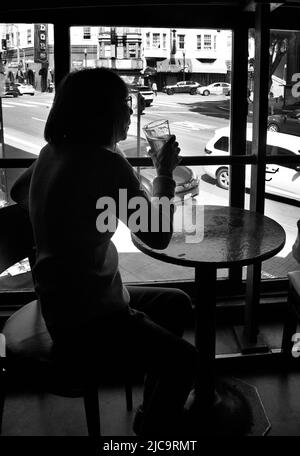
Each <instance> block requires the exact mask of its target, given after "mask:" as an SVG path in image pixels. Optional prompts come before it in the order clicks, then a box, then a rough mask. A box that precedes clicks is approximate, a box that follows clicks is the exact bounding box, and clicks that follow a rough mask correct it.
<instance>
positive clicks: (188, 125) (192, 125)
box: [171, 120, 215, 131]
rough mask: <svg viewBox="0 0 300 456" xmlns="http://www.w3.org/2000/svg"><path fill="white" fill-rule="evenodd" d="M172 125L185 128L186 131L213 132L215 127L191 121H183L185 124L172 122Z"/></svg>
mask: <svg viewBox="0 0 300 456" xmlns="http://www.w3.org/2000/svg"><path fill="white" fill-rule="evenodd" d="M171 125H174V126H176V127H180V128H183V129H185V130H189V131H190V130H194V131H195V130H211V129H213V128H215V127H213V126H212V125H208V124H204V123H198V122H189V121H187V120H186V121H183V122H171Z"/></svg>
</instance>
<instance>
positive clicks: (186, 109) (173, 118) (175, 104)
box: [2, 93, 300, 258]
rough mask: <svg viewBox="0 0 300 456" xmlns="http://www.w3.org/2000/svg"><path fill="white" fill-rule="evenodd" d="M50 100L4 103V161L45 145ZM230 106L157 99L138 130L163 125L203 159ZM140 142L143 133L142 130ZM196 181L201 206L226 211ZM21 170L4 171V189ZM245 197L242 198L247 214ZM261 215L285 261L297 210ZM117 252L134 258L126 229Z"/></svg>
mask: <svg viewBox="0 0 300 456" xmlns="http://www.w3.org/2000/svg"><path fill="white" fill-rule="evenodd" d="M53 98H54V95H53V94H49V93H42V94H36V95H35V96H34V97H31V96H29V95H23V96H22V97H18V98H3V99H2V104H3V116H4V137H5V143H6V147H5V156H6V157H14V158H17V157H34V156H36V155H38V154H39V151H40V149H41V147H42V146H43V145H44V144H45V140H44V138H43V130H44V126H45V123H46V119H47V116H48V113H49V110H50V108H51V105H52V102H53ZM228 107H229V100H228V97H225V96H213V95H211V96H209V97H202V96H201V95H194V96H191V95H190V94H175V95H172V96H169V95H166V94H163V93H158V96H157V97H156V98H155V99H154V102H153V104H152V105H151V106H150V107H148V108H146V110H145V112H144V114H143V115H142V117H141V127H143V126H144V125H146V124H147V123H148V122H151V121H153V120H158V119H168V120H169V124H170V130H171V133H173V134H175V135H176V138H177V140H178V142H179V144H180V147H181V155H199V154H200V155H202V154H204V147H205V145H206V144H207V142H208V140H209V139H210V138H211V137H212V136H213V134H214V131H215V130H216V129H217V128H221V127H225V126H228V125H229V111H228ZM129 133H130V134H136V133H137V119H136V116H135V115H133V116H132V124H131V126H130V130H129ZM141 135H142V136H143V131H142V130H141ZM193 169H194V170H195V172H196V173H197V174H198V176H199V177H200V194H199V196H198V197H197V200H198V202H199V203H200V204H220V205H227V204H228V198H229V192H228V191H226V190H223V189H221V188H219V187H217V186H216V184H215V182H213V181H211V180H209V179H208V178H207V176H204V175H203V170H202V168H201V167H193ZM21 171H22V170H8V182H9V186H11V183H12V182H13V181H14V180H15V178H16V176H17V175H18V174H19V173H20V172H21ZM248 202H249V195H246V208H247V207H248ZM265 213H266V215H268V216H270V217H272V218H273V219H274V220H276V221H278V222H279V223H280V224H281V225H282V226H283V227H284V229H285V231H286V234H287V243H286V246H285V248H284V249H283V251H281V252H280V253H279V254H278V256H280V257H282V258H284V257H286V256H287V255H288V254H289V253H290V251H291V246H292V244H293V243H294V241H295V237H296V222H297V220H298V219H299V218H300V211H299V208H297V207H293V206H290V205H287V204H283V203H279V202H276V201H272V200H271V199H266V210H265ZM114 242H115V243H116V245H117V247H118V250H119V251H120V252H134V251H136V248H135V247H134V246H133V244H132V243H131V240H130V234H129V231H128V230H127V228H126V227H124V226H122V224H120V228H119V229H118V231H117V233H116V234H115V235H114Z"/></svg>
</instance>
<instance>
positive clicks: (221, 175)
mask: <svg viewBox="0 0 300 456" xmlns="http://www.w3.org/2000/svg"><path fill="white" fill-rule="evenodd" d="M246 140H247V151H246V153H247V154H250V153H251V147H252V128H251V127H248V128H247V137H246ZM205 152H206V153H207V154H213V155H223V156H224V155H228V153H229V127H225V128H220V129H218V130H216V131H215V135H214V137H213V138H212V139H210V140H209V141H208V143H207V145H206V147H205ZM279 154H280V155H299V154H300V138H299V137H298V136H292V135H288V134H285V133H277V132H273V131H268V133H267V155H279ZM203 170H204V172H205V174H207V175H208V176H210V177H212V178H213V179H216V182H217V185H218V186H219V187H221V188H224V189H228V188H229V173H228V166H226V165H205V166H203ZM250 177H251V166H250V165H246V187H247V188H249V187H250ZM266 192H267V193H270V194H273V195H278V196H283V197H286V198H292V199H295V200H297V201H300V165H297V164H292V163H290V164H286V165H273V164H268V165H266Z"/></svg>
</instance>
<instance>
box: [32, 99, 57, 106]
mask: <svg viewBox="0 0 300 456" xmlns="http://www.w3.org/2000/svg"><path fill="white" fill-rule="evenodd" d="M29 103H30V104H34V105H41V106H51V105H52V102H49V103H45V102H44V103H42V102H41V101H31V100H30V101H29Z"/></svg>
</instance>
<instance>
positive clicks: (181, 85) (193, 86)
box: [162, 81, 200, 95]
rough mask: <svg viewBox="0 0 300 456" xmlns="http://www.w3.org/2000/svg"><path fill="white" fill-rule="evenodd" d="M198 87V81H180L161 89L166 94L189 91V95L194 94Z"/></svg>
mask: <svg viewBox="0 0 300 456" xmlns="http://www.w3.org/2000/svg"><path fill="white" fill-rule="evenodd" d="M198 87H200V84H199V83H198V82H194V81H180V82H177V84H174V85H166V86H164V87H163V89H162V90H163V92H166V93H167V94H168V95H173V94H174V93H190V94H191V95H195V94H196V93H197V88H198Z"/></svg>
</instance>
